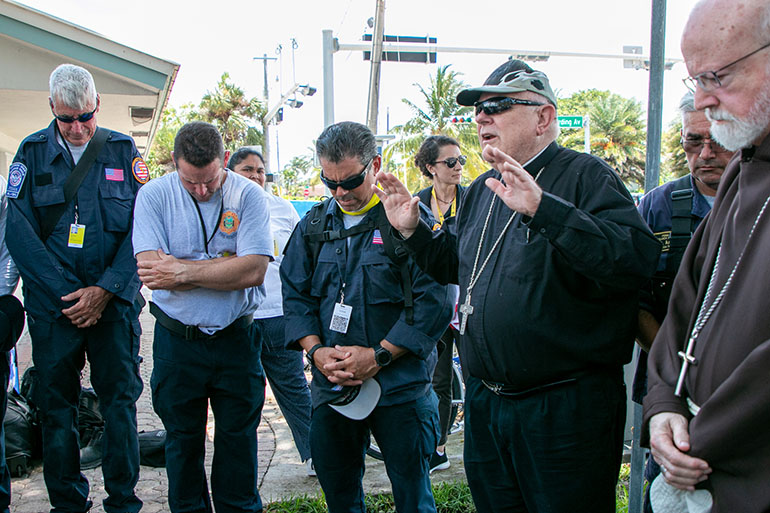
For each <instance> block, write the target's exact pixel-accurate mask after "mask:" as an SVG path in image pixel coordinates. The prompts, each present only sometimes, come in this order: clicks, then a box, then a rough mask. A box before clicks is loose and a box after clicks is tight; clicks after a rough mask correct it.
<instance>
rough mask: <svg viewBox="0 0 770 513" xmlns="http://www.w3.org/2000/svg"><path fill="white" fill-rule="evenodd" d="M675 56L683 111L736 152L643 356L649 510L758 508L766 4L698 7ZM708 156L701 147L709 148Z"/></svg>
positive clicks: (764, 451)
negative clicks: (682, 68)
mask: <svg viewBox="0 0 770 513" xmlns="http://www.w3.org/2000/svg"><path fill="white" fill-rule="evenodd" d="M682 54H683V55H684V58H685V64H686V65H687V71H688V73H690V75H691V77H689V78H688V79H686V83H687V84H688V86H689V87H690V88H692V89H693V90H694V95H695V104H694V105H695V108H696V109H699V110H701V109H703V110H705V113H706V117H707V118H708V119H709V121H710V122H711V127H710V132H711V136H712V137H713V139H714V140H715V141H716V143H718V144H720V145H721V146H723V147H724V148H727V149H728V150H735V151H736V154H735V156H734V157H733V159H732V160H731V161H730V163H729V164H728V165H727V167H726V169H725V171H724V174H723V176H722V179H721V182H720V185H719V189H718V191H717V195H716V199H715V201H714V206H713V208H712V210H711V212H710V213H709V215H708V217H706V219H705V220H704V222H703V223H701V225H700V227H699V228H698V230H697V231H696V232H695V234H694V235H693V238H692V241H691V242H690V245H689V246H688V248H687V251H686V252H685V254H684V258H683V259H682V264H681V266H680V268H679V273H678V274H677V278H676V280H675V281H674V287H673V290H672V293H671V300H670V305H669V308H668V313H667V314H666V319H665V321H664V322H663V325H662V326H661V328H660V331H659V333H658V336H657V337H656V339H655V343H654V344H653V346H652V350H651V351H650V354H649V359H648V373H649V381H648V385H649V386H648V392H647V396H646V397H645V399H644V410H645V417H644V421H645V430H644V431H643V433H642V435H643V440H642V441H643V442H647V441H649V443H650V445H651V449H652V454H653V456H654V458H655V460H656V461H657V462H658V463H659V464H660V466H661V476H660V477H658V478H657V479H656V480H655V482H654V483H653V484H652V486H651V501H652V506H653V510H654V511H658V507H657V505H656V501H657V500H658V499H657V498H660V501H662V502H664V503H667V502H668V503H671V502H674V503H676V502H675V501H677V500H679V499H681V500H680V504H681V503H683V502H684V501H688V502H694V501H701V502H702V503H703V504H704V509H703V510H704V511H708V510H709V509H708V508H710V511H712V513H721V512H725V511H731V512H732V511H741V512H747V513H752V512H760V511H762V512H764V511H768V510H770V488H769V487H768V482H770V431H769V430H768V429H767V426H768V422H770V408H768V404H770V385H768V380H767V370H768V368H770V342H769V341H770V323H768V321H767V312H768V311H770V301H769V298H770V296H768V290H770V274H768V266H767V261H768V255H770V221H768V219H769V217H768V216H770V212H768V210H769V209H768V208H767V207H768V203H769V202H770V200H768V198H770V3H768V2H767V1H766V0H745V1H742V2H738V3H736V2H732V1H729V0H707V1H703V2H700V3H698V4H697V5H696V6H695V8H694V9H693V11H692V13H691V14H690V18H689V19H688V21H687V24H686V26H685V29H684V32H683V35H682ZM712 147H713V146H712Z"/></svg>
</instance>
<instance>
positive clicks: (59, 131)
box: [53, 123, 83, 224]
mask: <svg viewBox="0 0 770 513" xmlns="http://www.w3.org/2000/svg"><path fill="white" fill-rule="evenodd" d="M53 129H54V132H55V133H56V134H57V135H58V136H59V137H61V142H62V143H64V149H65V150H67V155H69V156H70V161H71V162H72V169H70V172H72V171H74V170H75V167H76V166H77V165H78V163H77V162H75V156H74V155H73V154H72V149H70V145H69V143H68V142H67V139H65V138H64V136H63V135H62V133H61V130H59V125H58V124H57V123H54V124H53ZM56 142H57V143H58V142H59V141H56ZM80 157H81V158H82V157H83V155H81V156H80ZM73 199H74V200H75V201H74V203H75V224H78V195H77V194H75V197H74V198H73Z"/></svg>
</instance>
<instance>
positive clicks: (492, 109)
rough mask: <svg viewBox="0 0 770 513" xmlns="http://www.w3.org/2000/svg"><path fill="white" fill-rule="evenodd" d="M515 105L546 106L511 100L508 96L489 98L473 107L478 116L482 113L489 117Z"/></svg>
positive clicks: (529, 101) (527, 101) (515, 99)
mask: <svg viewBox="0 0 770 513" xmlns="http://www.w3.org/2000/svg"><path fill="white" fill-rule="evenodd" d="M514 105H530V106H535V107H539V106H541V105H545V103H542V102H533V101H531V100H522V99H521V98H509V97H508V96H495V97H494V98H488V99H486V100H483V101H479V102H475V103H474V104H473V106H474V107H476V115H477V116H478V115H479V113H480V112H482V111H483V112H484V114H486V115H487V116H493V115H495V114H500V113H501V112H505V111H507V110H510V109H512V108H513V106H514Z"/></svg>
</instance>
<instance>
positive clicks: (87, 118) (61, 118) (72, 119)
mask: <svg viewBox="0 0 770 513" xmlns="http://www.w3.org/2000/svg"><path fill="white" fill-rule="evenodd" d="M97 108H98V107H97ZM51 111H53V109H51ZM94 114H96V109H94V110H92V111H91V112H85V113H83V114H80V115H79V116H75V117H72V116H57V115H56V113H54V115H53V116H54V117H55V118H56V119H58V120H59V121H61V122H62V123H67V124H69V123H74V122H75V121H80V122H81V123H85V122H86V121H91V118H93V117H94Z"/></svg>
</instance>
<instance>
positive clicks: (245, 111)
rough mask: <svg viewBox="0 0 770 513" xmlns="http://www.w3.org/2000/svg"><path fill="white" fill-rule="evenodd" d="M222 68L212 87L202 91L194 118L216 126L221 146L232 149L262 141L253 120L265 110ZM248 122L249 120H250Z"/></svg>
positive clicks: (257, 120) (259, 120) (257, 118)
mask: <svg viewBox="0 0 770 513" xmlns="http://www.w3.org/2000/svg"><path fill="white" fill-rule="evenodd" d="M229 80H230V75H229V74H228V73H227V72H225V73H222V77H221V78H220V79H219V82H218V83H217V87H216V88H215V89H214V90H213V91H208V92H206V94H205V95H203V98H202V99H201V103H200V105H199V107H198V113H197V118H198V119H200V120H202V121H207V122H209V123H211V124H213V125H214V126H216V127H217V129H218V130H219V133H221V134H222V139H224V142H225V148H226V149H228V150H230V151H235V150H237V149H238V148H240V147H241V146H244V145H254V144H262V143H263V142H264V141H263V138H262V133H261V131H260V130H258V129H257V128H255V126H254V125H255V124H257V122H260V126H261V119H262V117H263V116H264V115H265V114H266V113H267V112H266V109H265V107H264V105H262V102H260V100H258V99H257V98H251V99H249V98H246V94H245V93H244V92H243V89H241V88H240V87H238V86H236V85H235V84H233V83H232V82H229ZM250 122H251V124H250Z"/></svg>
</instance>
